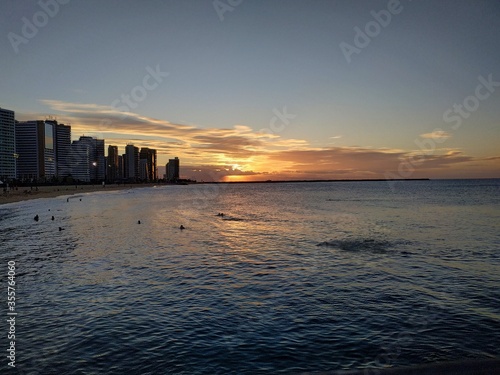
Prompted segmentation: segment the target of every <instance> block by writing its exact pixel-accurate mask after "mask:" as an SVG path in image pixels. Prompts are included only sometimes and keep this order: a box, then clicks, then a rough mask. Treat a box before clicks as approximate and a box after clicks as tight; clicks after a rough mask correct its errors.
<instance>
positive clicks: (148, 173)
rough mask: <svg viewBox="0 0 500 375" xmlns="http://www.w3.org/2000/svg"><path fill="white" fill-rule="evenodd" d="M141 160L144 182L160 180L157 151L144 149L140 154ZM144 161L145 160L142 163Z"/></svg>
mask: <svg viewBox="0 0 500 375" xmlns="http://www.w3.org/2000/svg"><path fill="white" fill-rule="evenodd" d="M139 159H140V160H141V163H142V164H141V173H142V174H143V176H140V178H141V179H142V180H145V181H149V182H152V181H156V180H157V179H158V168H157V165H156V150H155V149H152V148H147V147H143V148H141V152H140V153H139ZM142 160H145V161H144V162H142Z"/></svg>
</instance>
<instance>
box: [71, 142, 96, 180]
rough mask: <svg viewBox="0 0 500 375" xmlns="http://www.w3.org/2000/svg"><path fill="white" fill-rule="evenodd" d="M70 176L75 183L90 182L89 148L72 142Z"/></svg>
mask: <svg viewBox="0 0 500 375" xmlns="http://www.w3.org/2000/svg"><path fill="white" fill-rule="evenodd" d="M70 155H71V156H70V164H71V176H72V177H73V179H74V180H75V181H81V182H90V166H89V165H90V163H91V161H90V146H89V144H88V143H85V142H80V141H73V143H72V144H71V153H70Z"/></svg>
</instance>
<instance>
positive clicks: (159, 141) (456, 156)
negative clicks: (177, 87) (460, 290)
mask: <svg viewBox="0 0 500 375" xmlns="http://www.w3.org/2000/svg"><path fill="white" fill-rule="evenodd" d="M41 102H42V103H44V104H46V105H47V106H49V107H50V108H51V110H53V111H57V112H59V113H60V114H59V115H58V118H59V121H60V122H63V123H70V124H71V126H72V133H73V137H74V138H78V136H79V135H81V134H86V135H94V136H98V137H101V138H104V139H105V140H106V143H107V144H114V145H118V146H119V147H121V148H122V150H123V148H124V146H125V145H126V144H127V143H130V142H132V143H134V144H135V145H136V146H138V147H150V148H155V149H157V150H158V155H159V157H158V162H159V165H162V164H164V163H166V161H167V159H168V158H171V157H173V156H178V157H179V158H181V174H182V175H183V177H186V178H194V179H197V180H205V181H211V180H228V179H233V180H234V178H238V179H246V180H252V179H253V180H268V179H272V180H278V179H282V180H286V179H354V178H384V176H385V173H387V172H391V173H393V174H397V173H398V168H400V166H401V163H402V162H404V161H405V160H416V159H418V161H419V162H418V164H417V165H415V168H414V169H415V171H414V172H413V173H412V175H411V177H434V178H436V177H440V176H441V177H460V176H462V177H464V173H468V175H470V176H478V175H481V176H482V175H483V174H484V176H485V177H486V176H492V175H493V176H498V171H499V161H500V160H499V157H496V156H495V157H490V158H485V159H477V158H473V157H471V156H467V155H464V154H463V153H462V152H461V151H460V150H447V149H437V150H436V151H435V152H434V153H433V154H432V155H420V152H419V151H412V150H408V151H405V150H394V149H383V148H379V149H373V148H370V147H312V146H311V145H310V144H309V142H308V141H306V140H303V139H285V138H282V137H281V136H279V135H276V134H268V133H265V132H260V131H255V130H253V129H252V128H250V127H248V126H246V125H241V124H237V125H234V126H233V127H232V128H199V127H196V126H192V125H183V124H176V123H171V122H169V121H165V120H159V119H154V118H150V117H146V116H142V115H139V114H135V113H131V112H126V113H124V112H120V111H118V110H117V109H116V108H113V107H111V106H103V105H98V104H82V103H68V102H63V101H58V100H42V101H41ZM28 116H29V117H28ZM44 117H45V115H43V114H26V115H23V114H18V119H24V120H28V119H34V118H44ZM421 136H422V137H424V138H433V139H441V140H444V139H447V138H449V137H450V134H448V133H446V132H444V131H437V130H436V131H434V132H432V133H426V134H422V135H421ZM332 138H333V139H338V138H340V136H335V137H332ZM234 165H238V166H239V167H238V168H236V169H235V168H233V166H234ZM231 176H233V177H231ZM235 176H237V177H235Z"/></svg>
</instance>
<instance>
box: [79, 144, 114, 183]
mask: <svg viewBox="0 0 500 375" xmlns="http://www.w3.org/2000/svg"><path fill="white" fill-rule="evenodd" d="M85 148H87V149H88V151H87V152H85V151H84V150H85ZM87 154H88V159H87V156H86V155H87ZM71 166H72V170H73V172H72V175H73V178H76V177H75V174H78V175H79V176H86V175H87V172H83V171H84V170H85V169H88V176H89V178H88V180H83V179H80V178H76V179H79V180H81V181H92V182H102V181H104V180H105V178H106V158H105V156H104V139H96V138H93V137H88V136H81V137H80V139H79V140H78V141H73V143H72V144H71Z"/></svg>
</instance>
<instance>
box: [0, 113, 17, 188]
mask: <svg viewBox="0 0 500 375" xmlns="http://www.w3.org/2000/svg"><path fill="white" fill-rule="evenodd" d="M16 156H17V155H16V121H15V118H14V111H11V110H8V109H3V108H0V181H3V182H5V180H8V179H14V178H16Z"/></svg>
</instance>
